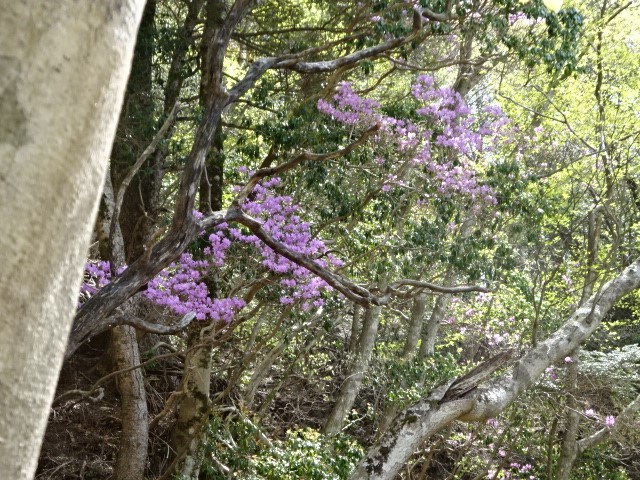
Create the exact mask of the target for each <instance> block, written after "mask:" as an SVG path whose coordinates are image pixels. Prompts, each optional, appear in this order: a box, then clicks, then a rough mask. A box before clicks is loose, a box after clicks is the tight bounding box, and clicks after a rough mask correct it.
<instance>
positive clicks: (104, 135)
mask: <svg viewBox="0 0 640 480" xmlns="http://www.w3.org/2000/svg"><path fill="white" fill-rule="evenodd" d="M143 5H144V2H143V1H142V0H137V1H134V0H128V1H127V0H113V1H111V2H91V1H78V0H59V1H56V2H49V1H44V0H39V1H38V0H31V1H22V2H15V1H13V0H1V1H0V9H1V11H2V15H0V265H2V268H0V309H1V310H0V331H1V332H2V335H0V385H1V388H0V471H2V475H3V477H5V478H11V479H30V478H32V477H33V474H34V472H35V468H36V462H37V458H38V452H39V449H40V445H41V443H42V437H43V434H44V429H45V425H46V421H47V417H48V414H49V407H50V405H51V401H52V397H53V393H54V390H55V386H56V382H57V378H58V374H59V370H60V367H61V363H62V357H63V353H64V350H65V346H66V341H67V337H68V334H69V329H70V326H71V320H72V317H73V314H74V312H75V309H76V304H77V296H78V292H79V289H80V282H81V280H82V271H83V265H84V262H85V258H86V257H85V256H86V252H87V249H88V246H89V241H90V236H91V230H92V227H93V222H94V220H95V216H96V212H97V207H98V200H99V198H100V193H101V191H102V185H103V180H104V173H105V169H106V166H107V158H108V154H109V150H110V148H111V142H112V141H113V137H114V133H115V128H116V122H117V120H118V114H119V110H120V106H121V104H122V97H123V94H124V89H125V85H126V80H127V75H128V73H129V68H130V62H131V55H132V51H133V45H134V41H135V37H136V30H137V26H138V23H139V21H140V17H141V14H142V8H143Z"/></svg>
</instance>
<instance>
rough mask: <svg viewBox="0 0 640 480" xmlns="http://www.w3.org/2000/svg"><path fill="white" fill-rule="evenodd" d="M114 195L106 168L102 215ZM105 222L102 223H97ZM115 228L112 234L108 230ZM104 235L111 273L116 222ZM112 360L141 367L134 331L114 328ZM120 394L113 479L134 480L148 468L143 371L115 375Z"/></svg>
mask: <svg viewBox="0 0 640 480" xmlns="http://www.w3.org/2000/svg"><path fill="white" fill-rule="evenodd" d="M115 198H116V195H115V194H114V192H113V186H112V183H111V180H110V172H109V169H107V180H106V181H105V190H104V195H103V210H102V214H103V215H104V217H106V218H108V219H112V218H113V215H114V214H115V213H114V210H115V203H114V200H115ZM98 223H104V222H98ZM112 225H114V226H115V228H114V229H113V231H111V230H110V228H111V226H112ZM106 228H108V230H107V232H106V234H107V236H108V239H109V241H108V242H107V243H108V244H109V249H108V250H109V252H108V253H109V260H110V262H111V268H112V271H116V270H117V269H118V268H120V267H123V266H124V265H125V248H124V240H123V237H122V231H121V229H120V226H119V223H118V222H113V223H110V224H109V226H108V227H106ZM136 304H137V298H136V297H133V298H130V299H129V300H127V301H126V302H125V304H124V305H123V306H122V307H121V309H122V310H123V313H124V314H125V315H132V316H134V315H136V313H137V312H136ZM110 354H111V359H112V365H113V368H114V369H115V370H116V371H118V370H127V369H131V368H132V367H135V366H136V365H139V364H140V352H139V349H138V339H137V335H136V330H135V328H133V327H130V326H128V325H123V326H118V327H114V328H113V329H112V330H111V349H110ZM117 382H118V392H119V393H120V420H121V422H122V432H121V434H120V444H119V448H118V456H117V458H116V465H115V469H114V478H115V479H116V480H135V479H138V478H142V476H143V475H144V469H145V467H146V465H147V446H148V443H149V419H148V411H147V398H146V397H147V396H146V390H145V387H144V376H143V374H142V370H141V369H139V368H134V369H132V370H129V371H126V372H124V373H121V374H120V375H118V378H117Z"/></svg>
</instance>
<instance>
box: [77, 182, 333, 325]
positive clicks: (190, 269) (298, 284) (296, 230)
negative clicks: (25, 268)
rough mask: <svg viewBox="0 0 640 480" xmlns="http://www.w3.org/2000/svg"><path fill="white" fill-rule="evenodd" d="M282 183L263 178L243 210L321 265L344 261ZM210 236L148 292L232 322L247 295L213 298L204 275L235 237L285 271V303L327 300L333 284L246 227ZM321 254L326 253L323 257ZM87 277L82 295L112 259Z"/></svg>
mask: <svg viewBox="0 0 640 480" xmlns="http://www.w3.org/2000/svg"><path fill="white" fill-rule="evenodd" d="M279 184H280V179H279V178H274V179H271V180H268V181H265V182H263V183H261V184H258V185H257V186H256V187H255V189H254V191H253V192H252V195H251V197H250V199H249V200H246V201H245V202H244V204H243V205H242V208H243V210H245V211H246V212H247V213H248V214H249V215H252V216H253V217H255V218H256V219H258V220H261V221H262V222H263V223H262V227H263V228H264V230H265V231H266V232H267V233H269V234H270V235H271V236H272V237H273V238H274V239H275V240H277V241H279V242H281V243H283V244H284V245H286V246H287V247H288V248H289V249H290V250H292V251H294V252H296V253H298V254H302V255H305V256H308V257H312V258H315V259H316V260H315V261H316V263H317V264H318V265H320V266H321V267H327V266H341V265H342V262H341V261H340V260H339V259H337V258H336V257H335V256H333V255H331V254H330V253H328V251H327V248H326V246H325V244H324V242H322V241H321V240H318V239H314V238H313V236H312V235H311V228H310V225H309V223H307V222H304V221H302V219H301V218H300V216H299V213H300V208H299V207H298V206H297V205H294V204H293V200H292V199H291V197H288V196H283V195H276V194H275V193H274V191H273V188H274V187H276V186H277V185H279ZM197 216H198V215H197V212H196V217H197ZM208 240H209V244H208V245H207V246H206V247H205V248H204V249H203V251H202V253H203V257H202V258H201V259H195V258H194V257H193V255H192V254H190V253H183V254H182V255H181V256H180V259H179V261H178V262H174V263H172V264H171V265H170V266H169V267H168V268H166V269H164V270H163V271H162V272H160V273H159V274H158V275H157V276H156V277H155V278H153V279H152V280H151V281H150V282H149V284H148V286H147V290H146V291H145V293H144V295H145V297H146V298H147V299H148V300H150V301H151V302H153V303H154V304H156V305H158V306H160V307H163V308H166V309H167V310H169V311H171V312H173V313H175V314H178V315H184V314H186V313H188V312H194V313H195V314H196V318H197V319H199V320H205V319H210V320H214V321H224V322H231V321H232V320H233V318H234V316H235V315H236V314H237V313H238V311H240V310H242V309H243V308H244V307H245V301H244V300H243V299H242V298H239V297H230V298H213V299H212V298H211V297H210V294H209V289H208V287H207V284H206V283H205V281H204V279H205V277H206V276H208V275H210V274H211V273H214V272H215V270H216V269H219V268H220V267H222V266H224V265H225V260H226V253H227V250H228V249H229V247H230V246H231V245H232V243H233V242H234V241H235V242H239V243H243V244H247V245H251V246H253V247H255V248H256V249H257V250H258V252H259V253H260V256H261V257H262V262H261V263H262V265H263V266H264V267H266V268H267V269H268V270H270V271H271V272H273V273H275V274H277V275H280V276H282V277H283V278H281V280H280V283H281V285H282V286H283V287H285V288H286V289H287V292H288V293H287V294H286V295H283V296H282V297H281V298H280V302H281V303H282V304H293V303H295V302H296V301H301V302H302V309H303V310H308V309H309V308H311V307H312V306H316V307H320V306H322V304H323V300H322V298H321V294H322V292H323V291H328V290H330V289H331V287H330V286H329V285H327V283H326V282H325V281H324V280H322V279H320V278H318V277H316V276H315V275H313V274H312V273H311V272H309V271H308V270H307V269H306V268H304V267H300V266H299V265H297V264H295V263H293V262H291V261H290V260H288V259H286V258H285V257H283V256H281V255H279V254H277V253H276V252H274V251H273V250H272V249H271V248H269V247H267V246H266V245H265V244H264V243H262V242H261V241H260V240H259V239H258V237H256V236H255V235H252V234H247V233H243V232H242V231H241V230H240V229H237V228H231V227H230V226H229V225H227V224H220V225H218V226H217V227H216V232H214V233H212V234H211V235H209V238H208ZM320 256H322V257H323V259H320V258H318V257H320ZM85 277H86V278H85V281H84V283H83V285H82V290H81V294H82V296H83V297H87V296H91V295H93V294H94V293H95V292H97V291H98V289H99V288H101V287H102V286H104V285H106V284H107V283H109V281H110V280H111V271H110V268H109V263H108V262H90V263H87V265H86V266H85Z"/></svg>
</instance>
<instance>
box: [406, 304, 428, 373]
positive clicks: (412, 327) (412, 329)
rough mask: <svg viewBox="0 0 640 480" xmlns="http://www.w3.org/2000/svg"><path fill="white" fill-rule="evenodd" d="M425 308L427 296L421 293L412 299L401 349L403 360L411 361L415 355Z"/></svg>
mask: <svg viewBox="0 0 640 480" xmlns="http://www.w3.org/2000/svg"><path fill="white" fill-rule="evenodd" d="M426 308H427V296H426V295H425V294H424V293H421V294H420V295H418V296H417V297H416V298H414V299H413V306H412V308H411V320H410V323H409V328H407V337H406V339H405V341H404V348H403V349H402V358H403V359H404V360H411V359H412V358H413V357H415V355H416V353H417V352H416V347H417V346H418V340H420V331H421V330H422V322H423V320H424V311H425V309H426Z"/></svg>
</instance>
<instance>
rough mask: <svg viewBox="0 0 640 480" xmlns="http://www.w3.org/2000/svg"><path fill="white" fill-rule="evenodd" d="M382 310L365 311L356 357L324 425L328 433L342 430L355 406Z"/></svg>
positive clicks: (372, 308) (371, 309) (378, 308)
mask: <svg viewBox="0 0 640 480" xmlns="http://www.w3.org/2000/svg"><path fill="white" fill-rule="evenodd" d="M380 310H381V309H380V307H369V308H368V309H367V311H366V312H365V317H364V322H363V324H362V331H361V332H360V337H359V338H358V348H357V351H356V353H355V357H354V358H353V360H352V363H351V366H350V367H349V370H348V371H347V377H346V378H345V379H344V382H342V386H341V387H340V393H339V394H338V398H337V399H336V403H335V405H334V406H333V410H331V413H330V414H329V418H328V419H327V423H326V424H325V426H324V433H326V434H328V435H332V434H336V433H338V432H340V430H342V426H343V425H344V420H345V418H346V417H347V415H348V414H349V410H351V407H353V403H354V402H355V400H356V397H357V395H358V392H359V391H360V387H361V386H362V380H363V378H364V374H365V372H366V371H367V369H368V368H369V360H371V353H372V352H373V347H374V345H375V343H376V336H377V334H378V325H379V323H380Z"/></svg>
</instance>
